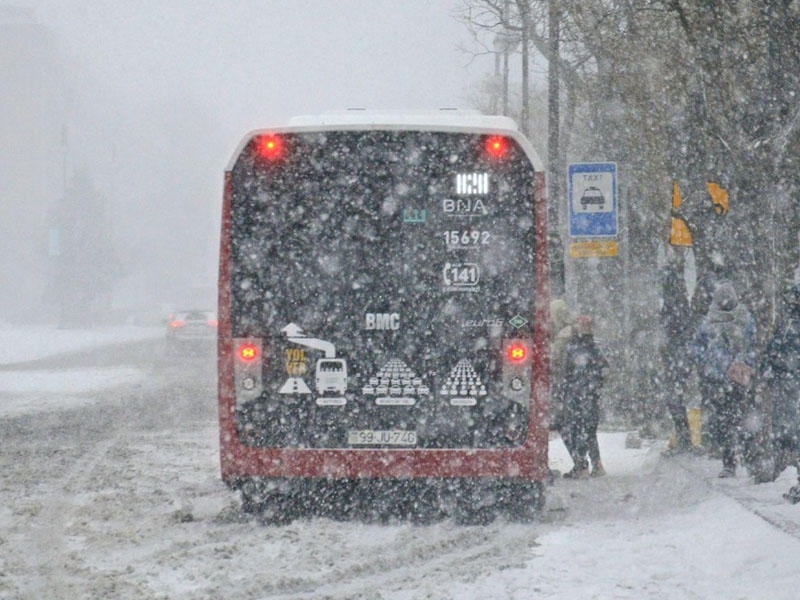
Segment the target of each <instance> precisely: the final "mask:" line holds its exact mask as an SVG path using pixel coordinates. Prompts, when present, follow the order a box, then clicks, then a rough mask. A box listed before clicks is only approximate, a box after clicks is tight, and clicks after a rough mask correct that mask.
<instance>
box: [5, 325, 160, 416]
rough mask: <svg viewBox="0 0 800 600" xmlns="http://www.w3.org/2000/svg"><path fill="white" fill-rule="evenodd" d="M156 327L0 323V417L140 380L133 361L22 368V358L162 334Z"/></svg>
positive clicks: (65, 403) (73, 403) (83, 400)
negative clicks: (85, 327)
mask: <svg viewBox="0 0 800 600" xmlns="http://www.w3.org/2000/svg"><path fill="white" fill-rule="evenodd" d="M163 335H164V330H163V329H162V328H156V327H134V326H120V327H102V328H97V329H90V330H83V329H59V328H56V327H48V326H31V327H12V326H9V325H5V324H3V323H0V398H2V402H0V417H12V416H18V415H21V414H26V413H30V412H39V411H47V410H55V409H70V408H75V407H77V406H81V405H84V404H87V403H89V402H90V399H89V397H87V396H86V393H87V392H93V391H99V390H103V389H107V388H113V387H117V386H121V385H128V384H132V383H136V382H137V381H141V380H142V379H143V378H144V377H145V376H146V374H145V372H144V371H142V369H141V368H139V367H137V366H130V367H125V366H123V367H120V366H115V367H108V368H102V367H100V368H88V369H87V368H82V369H71V368H58V363H57V362H56V361H54V362H53V365H52V366H51V367H48V366H45V367H44V368H41V369H31V368H21V367H22V365H23V363H26V362H29V361H34V360H41V359H47V358H51V357H56V356H59V355H63V354H67V353H73V352H80V351H84V350H91V349H95V348H98V347H103V346H110V345H113V344H116V343H119V342H135V341H139V340H145V339H151V338H158V337H163Z"/></svg>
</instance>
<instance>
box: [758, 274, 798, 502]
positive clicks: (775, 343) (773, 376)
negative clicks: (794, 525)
mask: <svg viewBox="0 0 800 600" xmlns="http://www.w3.org/2000/svg"><path fill="white" fill-rule="evenodd" d="M761 371H762V377H763V380H764V382H765V383H766V386H767V389H768V390H769V393H770V396H771V398H772V452H773V460H774V464H775V471H774V475H773V479H777V478H778V476H779V475H780V474H781V473H782V472H783V471H784V470H785V469H786V467H788V466H790V465H794V467H795V469H797V475H798V484H797V485H795V486H792V488H791V489H790V490H789V491H788V492H787V493H786V494H784V497H785V498H786V499H787V500H789V501H790V502H792V503H793V504H796V503H797V502H800V458H799V456H798V455H799V454H800V285H795V286H794V287H793V288H791V289H790V290H789V292H788V293H787V294H786V316H785V317H784V319H783V321H782V322H781V323H780V324H779V325H778V327H777V329H776V330H775V333H774V334H773V335H772V337H771V338H770V340H769V343H768V344H767V347H766V349H765V351H764V356H763V359H762V362H761Z"/></svg>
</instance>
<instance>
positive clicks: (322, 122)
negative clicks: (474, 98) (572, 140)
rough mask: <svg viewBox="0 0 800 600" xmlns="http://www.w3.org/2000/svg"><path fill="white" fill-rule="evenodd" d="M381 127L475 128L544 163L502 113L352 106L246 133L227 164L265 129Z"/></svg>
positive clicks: (538, 166)
mask: <svg viewBox="0 0 800 600" xmlns="http://www.w3.org/2000/svg"><path fill="white" fill-rule="evenodd" d="M347 129H349V130H359V129H361V130H367V129H383V130H397V131H404V130H406V131H414V130H418V131H478V132H486V133H492V134H501V135H508V136H509V137H512V138H514V139H515V140H517V142H519V144H520V145H521V146H522V148H523V150H524V151H525V153H526V154H527V155H528V158H530V160H531V162H532V163H533V167H534V169H536V170H537V171H542V170H544V166H543V163H542V161H541V159H540V158H539V155H538V153H537V152H536V150H534V149H533V146H532V145H531V143H530V141H529V140H528V139H527V138H526V137H525V136H524V135H522V133H521V132H520V130H519V128H518V127H517V124H516V122H514V120H513V119H511V118H510V117H505V116H501V115H484V114H483V113H481V112H479V111H476V110H468V109H449V108H448V109H440V110H420V111H389V110H362V109H352V110H345V111H330V112H325V113H322V114H319V115H302V116H297V117H292V118H291V119H289V121H288V122H286V123H285V124H282V125H276V126H273V127H267V128H264V129H258V130H255V131H251V132H250V133H248V134H247V135H246V136H245V137H244V139H243V140H242V141H241V142H240V144H239V146H238V147H237V148H236V152H235V153H234V155H233V158H232V159H231V162H230V163H229V165H228V170H230V169H232V168H233V164H234V163H235V162H236V159H237V158H238V156H239V154H240V153H241V151H242V149H243V148H244V147H245V145H247V142H248V141H249V140H251V139H252V138H253V137H255V136H257V135H261V134H266V133H279V132H293V131H297V132H302V131H326V130H327V131H336V130H347Z"/></svg>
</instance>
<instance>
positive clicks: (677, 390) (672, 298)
mask: <svg viewBox="0 0 800 600" xmlns="http://www.w3.org/2000/svg"><path fill="white" fill-rule="evenodd" d="M663 298H664V305H663V306H662V308H661V322H662V324H663V325H664V333H665V340H664V346H663V348H662V359H663V361H664V369H665V371H664V379H665V383H666V405H667V409H668V410H669V414H670V416H671V417H672V423H673V425H674V426H675V445H674V446H672V447H670V448H668V449H667V450H666V451H665V452H664V455H665V456H673V455H675V454H683V453H685V452H688V451H690V450H691V449H692V438H691V432H690V430H689V419H688V417H687V414H686V395H687V393H686V386H687V382H688V381H689V377H690V375H691V369H692V363H691V359H690V357H689V352H688V346H689V338H690V337H691V330H690V320H691V314H690V311H689V300H688V298H687V297H686V285H685V283H684V281H683V276H682V273H681V272H680V271H679V270H678V269H677V268H675V267H674V266H673V267H671V268H669V269H668V270H667V272H666V273H665V276H664V280H663Z"/></svg>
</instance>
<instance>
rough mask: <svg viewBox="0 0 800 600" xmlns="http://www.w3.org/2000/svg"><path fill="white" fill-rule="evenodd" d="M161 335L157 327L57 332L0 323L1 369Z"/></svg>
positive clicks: (42, 326)
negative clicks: (2, 366) (67, 353)
mask: <svg viewBox="0 0 800 600" xmlns="http://www.w3.org/2000/svg"><path fill="white" fill-rule="evenodd" d="M163 335H164V329H163V328H159V327H135V326H118V327H98V328H96V329H60V328H58V327H53V326H48V325H35V326H29V327H27V326H26V327H20V326H12V325H8V324H5V323H3V322H0V365H13V364H15V363H22V362H26V361H31V360H37V359H40V358H46V357H48V356H56V355H58V354H63V353H66V352H77V351H80V350H88V349H91V348H97V347H98V346H104V345H108V344H114V343H117V342H133V341H137V340H144V339H149V338H153V337H160V336H163Z"/></svg>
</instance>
